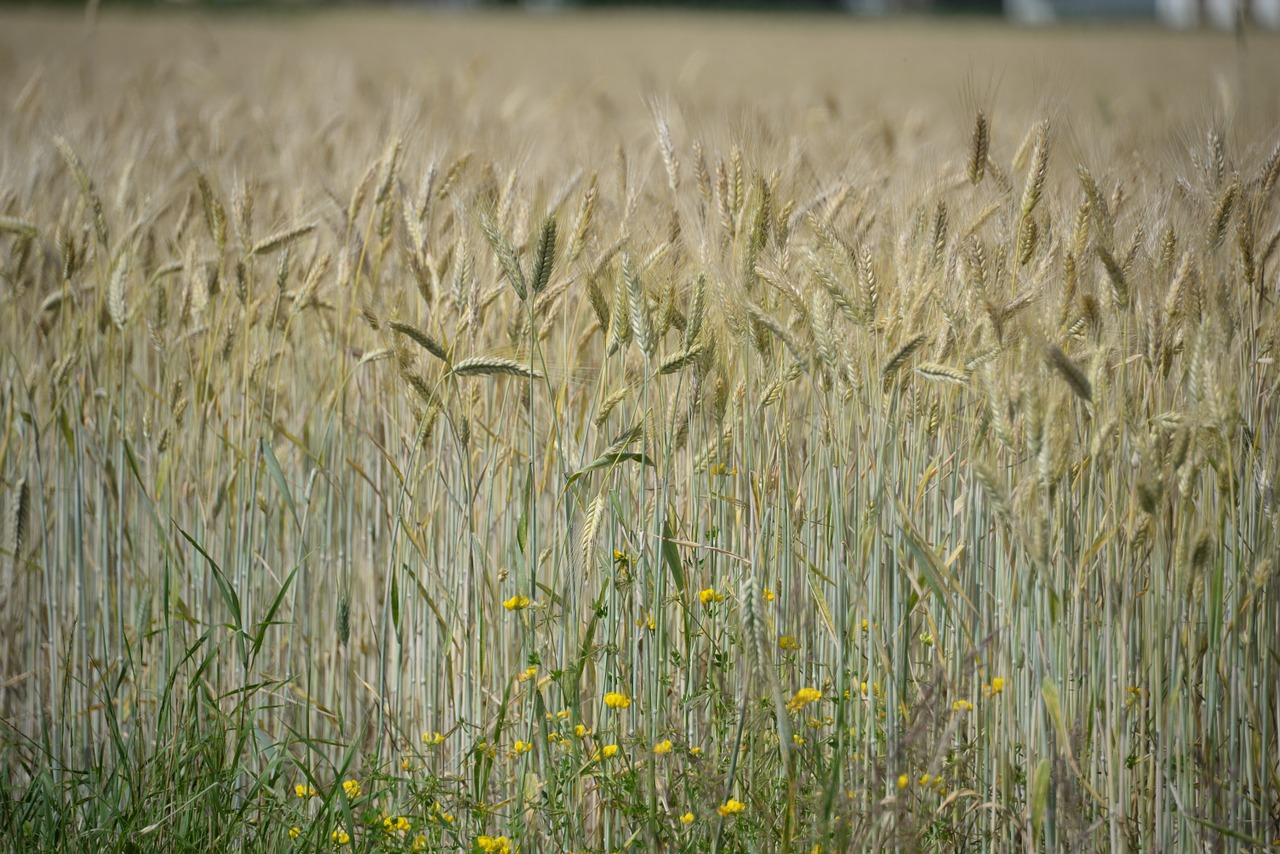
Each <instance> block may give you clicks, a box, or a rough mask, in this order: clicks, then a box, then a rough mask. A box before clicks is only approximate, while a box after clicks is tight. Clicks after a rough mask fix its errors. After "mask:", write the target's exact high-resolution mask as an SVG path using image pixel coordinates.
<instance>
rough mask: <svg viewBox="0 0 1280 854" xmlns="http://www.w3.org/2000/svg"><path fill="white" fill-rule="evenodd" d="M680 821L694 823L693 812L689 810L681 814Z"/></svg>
mask: <svg viewBox="0 0 1280 854" xmlns="http://www.w3.org/2000/svg"><path fill="white" fill-rule="evenodd" d="M680 823H681V824H693V813H691V812H687V813H685V814H684V815H682V816H680Z"/></svg>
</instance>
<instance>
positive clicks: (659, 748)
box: [653, 738, 671, 756]
mask: <svg viewBox="0 0 1280 854" xmlns="http://www.w3.org/2000/svg"><path fill="white" fill-rule="evenodd" d="M653 752H654V753H656V754H657V755H659V756H665V755H667V754H668V753H670V752H671V739H669V738H668V739H666V740H665V741H660V742H658V743H657V744H655V745H654V746H653Z"/></svg>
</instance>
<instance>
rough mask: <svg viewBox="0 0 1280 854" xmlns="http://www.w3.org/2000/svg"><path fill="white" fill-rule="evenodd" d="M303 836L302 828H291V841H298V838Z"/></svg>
mask: <svg viewBox="0 0 1280 854" xmlns="http://www.w3.org/2000/svg"><path fill="white" fill-rule="evenodd" d="M301 835H302V828H300V827H291V828H289V838H290V839H297V838H298V837H299V836H301Z"/></svg>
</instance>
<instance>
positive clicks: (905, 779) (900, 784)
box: [898, 774, 911, 789]
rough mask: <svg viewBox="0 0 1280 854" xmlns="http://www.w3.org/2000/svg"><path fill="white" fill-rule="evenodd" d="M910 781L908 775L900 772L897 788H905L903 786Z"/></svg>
mask: <svg viewBox="0 0 1280 854" xmlns="http://www.w3.org/2000/svg"><path fill="white" fill-rule="evenodd" d="M910 783H911V778H910V777H908V776H907V775H906V774H902V775H900V776H899V777H898V788H899V789H905V788H906V787H907V786H908V784H910Z"/></svg>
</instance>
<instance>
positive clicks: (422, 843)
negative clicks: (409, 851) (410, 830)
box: [413, 833, 427, 851]
mask: <svg viewBox="0 0 1280 854" xmlns="http://www.w3.org/2000/svg"><path fill="white" fill-rule="evenodd" d="M413 850H414V851H426V850H427V837H425V836H423V835H422V834H421V833H419V834H418V835H417V836H416V837H415V838H414V840H413Z"/></svg>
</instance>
